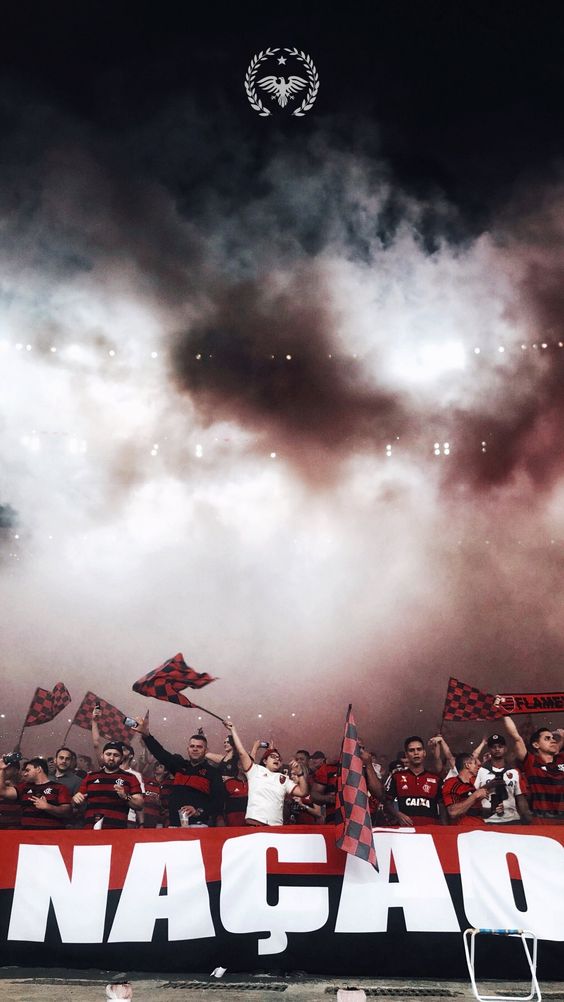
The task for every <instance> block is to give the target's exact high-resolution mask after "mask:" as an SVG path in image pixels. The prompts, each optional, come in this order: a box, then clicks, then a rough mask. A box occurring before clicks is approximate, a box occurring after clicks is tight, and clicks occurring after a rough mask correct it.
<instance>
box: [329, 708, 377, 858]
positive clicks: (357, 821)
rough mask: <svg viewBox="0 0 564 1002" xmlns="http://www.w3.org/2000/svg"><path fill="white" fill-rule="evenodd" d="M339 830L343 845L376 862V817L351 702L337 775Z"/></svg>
mask: <svg viewBox="0 0 564 1002" xmlns="http://www.w3.org/2000/svg"><path fill="white" fill-rule="evenodd" d="M336 814H337V821H336V825H337V832H336V836H337V837H336V842H337V845H338V847H339V849H342V850H343V851H344V852H349V853H350V854H351V856H358V857H359V859H365V860H366V861H367V862H368V863H371V864H372V866H376V850H375V848H374V838H373V836H372V821H371V820H370V811H369V810H368V788H367V786H366V779H365V776H364V768H363V765H362V759H361V757H360V742H359V740H358V734H357V730H356V724H355V722H354V717H353V715H352V706H349V709H348V712H347V719H346V722H345V736H344V738H343V747H342V749H341V760H340V763H339V775H338V777H337V801H336Z"/></svg>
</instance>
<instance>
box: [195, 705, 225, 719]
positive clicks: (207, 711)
mask: <svg viewBox="0 0 564 1002" xmlns="http://www.w3.org/2000/svg"><path fill="white" fill-rule="evenodd" d="M190 705H191V706H192V707H193V708H194V710H201V711H202V713H209V715H210V717H215V719H216V720H221V723H223V721H224V720H225V717H219V716H218V715H217V713H212V711H211V710H206V708H205V706H198V704H197V703H193V702H192V700H190Z"/></svg>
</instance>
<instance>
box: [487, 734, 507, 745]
mask: <svg viewBox="0 0 564 1002" xmlns="http://www.w3.org/2000/svg"><path fill="white" fill-rule="evenodd" d="M505 744H507V742H506V740H505V738H504V736H503V734H490V736H489V738H488V748H491V747H492V745H505Z"/></svg>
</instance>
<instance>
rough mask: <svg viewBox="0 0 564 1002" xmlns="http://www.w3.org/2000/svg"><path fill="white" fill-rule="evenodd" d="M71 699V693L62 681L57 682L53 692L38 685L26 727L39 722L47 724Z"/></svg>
mask: <svg viewBox="0 0 564 1002" xmlns="http://www.w3.org/2000/svg"><path fill="white" fill-rule="evenodd" d="M70 701H71V698H70V693H69V691H68V689H67V688H66V686H65V685H64V684H63V683H62V682H57V683H56V685H54V686H53V691H52V692H51V691H49V689H41V688H39V687H38V688H37V689H36V690H35V693H34V695H33V699H32V700H31V703H30V704H29V710H28V711H27V717H26V718H25V723H24V727H35V726H36V725H37V724H46V723H48V722H49V721H50V720H54V718H55V717H56V716H57V714H58V713H60V712H61V710H64V708H65V706H67V705H68V704H69V703H70Z"/></svg>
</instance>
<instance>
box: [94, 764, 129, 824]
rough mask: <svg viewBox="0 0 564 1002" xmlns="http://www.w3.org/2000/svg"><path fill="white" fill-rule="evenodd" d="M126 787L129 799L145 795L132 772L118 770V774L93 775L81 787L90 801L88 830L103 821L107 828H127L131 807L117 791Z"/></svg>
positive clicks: (102, 772) (103, 771) (102, 771)
mask: <svg viewBox="0 0 564 1002" xmlns="http://www.w3.org/2000/svg"><path fill="white" fill-rule="evenodd" d="M116 783H117V784H118V785H119V786H123V787H124V789H125V790H126V791H127V794H128V796H130V797H131V796H133V795H134V794H136V793H141V787H140V785H139V780H138V779H137V777H136V776H134V775H133V774H132V773H131V772H125V771H124V770H123V769H117V770H116V771H115V772H106V770H105V769H100V770H99V771H98V772H89V773H88V775H87V776H86V777H85V778H84V779H83V780H82V783H81V784H80V791H79V792H80V793H83V794H84V796H85V797H87V798H88V799H87V801H86V810H85V813H84V827H85V828H93V827H94V825H95V824H96V822H97V821H100V819H101V818H103V819H104V820H103V827H104V828H127V815H128V813H129V804H128V803H127V800H122V798H121V797H120V796H119V794H118V793H116V791H115V789H114V787H115V785H116Z"/></svg>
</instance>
